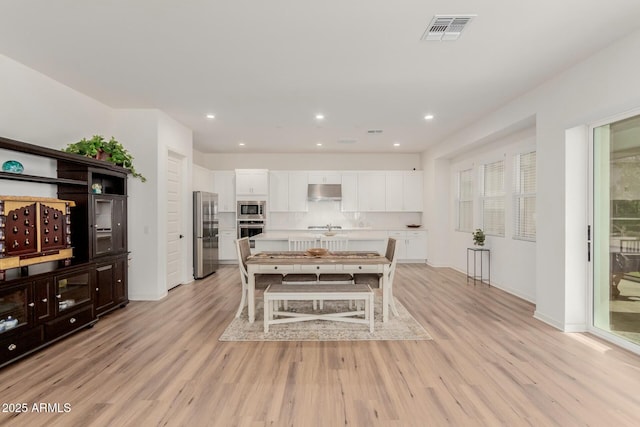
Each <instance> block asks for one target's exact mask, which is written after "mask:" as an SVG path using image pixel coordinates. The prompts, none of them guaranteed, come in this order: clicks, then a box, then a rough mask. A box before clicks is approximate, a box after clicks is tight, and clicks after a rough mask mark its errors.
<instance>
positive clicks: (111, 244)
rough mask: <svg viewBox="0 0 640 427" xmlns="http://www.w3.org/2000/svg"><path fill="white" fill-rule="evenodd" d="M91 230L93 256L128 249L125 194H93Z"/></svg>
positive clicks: (90, 219) (111, 253)
mask: <svg viewBox="0 0 640 427" xmlns="http://www.w3.org/2000/svg"><path fill="white" fill-rule="evenodd" d="M91 206H92V209H91V210H90V216H89V221H90V222H91V223H90V224H89V231H90V235H91V242H90V245H89V246H90V251H91V256H92V257H93V258H96V257H100V256H105V255H113V254H118V253H122V252H125V251H126V244H127V234H126V233H127V227H126V222H127V211H126V199H125V198H124V196H114V195H91Z"/></svg>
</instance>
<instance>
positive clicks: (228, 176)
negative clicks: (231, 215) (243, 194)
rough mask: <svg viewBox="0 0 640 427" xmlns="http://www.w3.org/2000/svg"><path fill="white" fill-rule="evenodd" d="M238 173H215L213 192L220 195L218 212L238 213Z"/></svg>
mask: <svg viewBox="0 0 640 427" xmlns="http://www.w3.org/2000/svg"><path fill="white" fill-rule="evenodd" d="M235 182H236V173H235V172H234V171H213V192H214V193H218V212H235V211H236V192H235V188H236V186H235Z"/></svg>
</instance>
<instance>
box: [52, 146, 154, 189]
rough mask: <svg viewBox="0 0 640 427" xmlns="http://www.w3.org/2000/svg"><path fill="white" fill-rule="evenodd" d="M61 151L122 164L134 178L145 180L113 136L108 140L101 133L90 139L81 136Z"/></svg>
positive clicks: (131, 157) (127, 153) (129, 155)
mask: <svg viewBox="0 0 640 427" xmlns="http://www.w3.org/2000/svg"><path fill="white" fill-rule="evenodd" d="M62 151H66V152H67V153H74V154H79V155H81V156H86V157H91V158H94V159H98V160H104V161H107V162H110V163H113V164H114V165H118V166H122V167H123V168H126V169H129V170H130V171H131V175H133V177H134V178H140V180H141V181H142V182H145V181H146V180H147V178H145V177H144V176H143V175H142V174H140V173H138V172H136V169H135V167H134V166H133V156H132V155H131V153H129V152H128V151H127V149H126V148H124V147H123V146H122V144H121V143H119V142H118V141H117V140H116V139H115V138H114V137H111V139H110V140H109V141H106V140H105V139H104V137H103V136H102V135H94V136H93V137H92V138H91V139H86V138H82V139H81V140H80V141H78V142H74V143H73V144H69V145H67V147H66V148H63V149H62Z"/></svg>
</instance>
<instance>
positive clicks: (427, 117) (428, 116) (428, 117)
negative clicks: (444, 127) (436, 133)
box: [424, 114, 433, 120]
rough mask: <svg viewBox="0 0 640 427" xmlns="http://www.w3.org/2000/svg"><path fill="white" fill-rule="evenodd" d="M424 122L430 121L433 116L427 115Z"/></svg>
mask: <svg viewBox="0 0 640 427" xmlns="http://www.w3.org/2000/svg"><path fill="white" fill-rule="evenodd" d="M424 119H425V120H431V119H433V114H427V115H426V116H424Z"/></svg>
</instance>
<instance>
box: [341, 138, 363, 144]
mask: <svg viewBox="0 0 640 427" xmlns="http://www.w3.org/2000/svg"><path fill="white" fill-rule="evenodd" d="M356 142H358V140H356V139H354V138H340V139H339V140H338V144H355V143H356Z"/></svg>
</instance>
